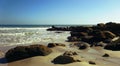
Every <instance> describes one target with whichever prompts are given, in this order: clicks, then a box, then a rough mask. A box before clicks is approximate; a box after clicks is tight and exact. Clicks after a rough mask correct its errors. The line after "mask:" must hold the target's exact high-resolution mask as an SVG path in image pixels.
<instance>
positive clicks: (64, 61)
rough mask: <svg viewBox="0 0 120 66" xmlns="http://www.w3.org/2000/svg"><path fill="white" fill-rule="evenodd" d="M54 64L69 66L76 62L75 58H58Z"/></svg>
mask: <svg viewBox="0 0 120 66" xmlns="http://www.w3.org/2000/svg"><path fill="white" fill-rule="evenodd" d="M52 62H53V63H54V64H68V63H73V62H75V60H74V58H73V57H70V56H58V57H56V58H55V59H54V60H53V61H52Z"/></svg>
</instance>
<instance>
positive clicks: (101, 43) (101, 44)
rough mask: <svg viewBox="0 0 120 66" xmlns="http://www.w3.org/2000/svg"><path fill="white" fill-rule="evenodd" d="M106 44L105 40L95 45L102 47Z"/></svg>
mask: <svg viewBox="0 0 120 66" xmlns="http://www.w3.org/2000/svg"><path fill="white" fill-rule="evenodd" d="M105 45H106V44H105V43H103V42H98V43H95V44H94V46H100V47H104V46H105Z"/></svg>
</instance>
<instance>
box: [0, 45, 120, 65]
mask: <svg viewBox="0 0 120 66" xmlns="http://www.w3.org/2000/svg"><path fill="white" fill-rule="evenodd" d="M51 49H52V51H53V52H52V53H51V54H49V55H47V56H35V57H31V58H27V59H23V60H18V61H14V62H10V63H0V66H16V65H17V66H107V65H109V66H119V65H120V63H119V62H120V56H119V55H120V51H110V50H104V49H103V48H101V47H92V48H88V49H85V50H78V49H77V48H76V47H72V48H70V47H69V45H68V46H66V47H54V48H51ZM65 51H75V52H77V53H78V55H75V56H73V57H74V58H75V59H79V60H81V62H73V63H69V64H54V63H52V62H51V61H52V60H53V59H54V58H55V57H57V56H59V55H62V54H63V53H64V52H65ZM104 53H108V54H109V55H110V57H102V55H103V54H104ZM3 56H4V53H3V52H0V57H3ZM89 61H94V62H95V63H96V65H92V64H89Z"/></svg>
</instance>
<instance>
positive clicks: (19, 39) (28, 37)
mask: <svg viewBox="0 0 120 66" xmlns="http://www.w3.org/2000/svg"><path fill="white" fill-rule="evenodd" d="M51 26H52V25H1V26H0V46H11V45H29V44H48V43H51V42H52V43H53V42H57V43H63V42H66V40H67V37H68V36H70V34H69V31H63V32H61V33H56V31H46V29H48V28H50V27H51ZM57 26H61V25H57ZM62 26H67V25H62Z"/></svg>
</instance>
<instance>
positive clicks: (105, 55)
mask: <svg viewBox="0 0 120 66" xmlns="http://www.w3.org/2000/svg"><path fill="white" fill-rule="evenodd" d="M102 57H110V56H109V54H106V53H105V54H104V55H103V56H102Z"/></svg>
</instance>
